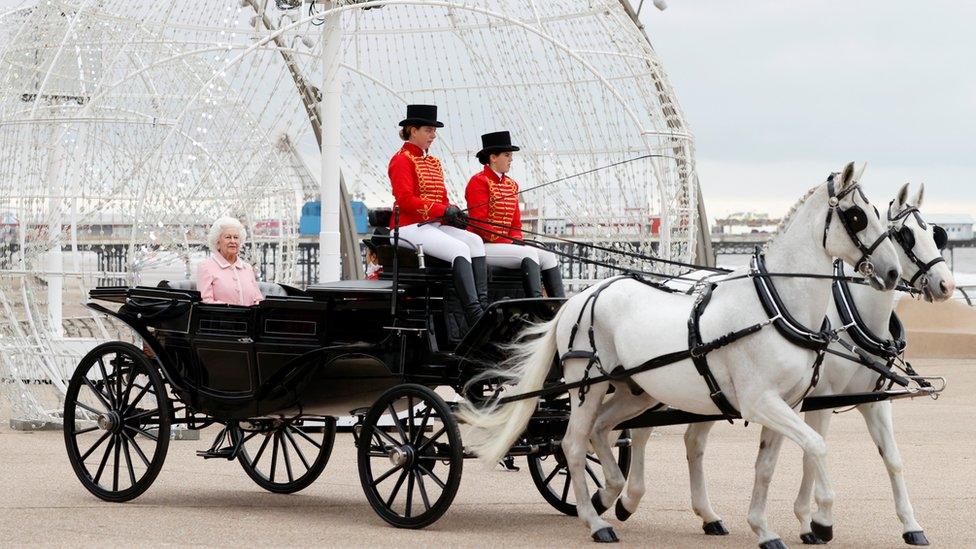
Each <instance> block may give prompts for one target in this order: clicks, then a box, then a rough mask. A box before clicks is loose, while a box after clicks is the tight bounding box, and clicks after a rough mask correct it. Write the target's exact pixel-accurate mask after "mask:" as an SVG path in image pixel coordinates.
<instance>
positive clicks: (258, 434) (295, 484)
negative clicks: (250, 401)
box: [234, 417, 336, 494]
mask: <svg viewBox="0 0 976 549" xmlns="http://www.w3.org/2000/svg"><path fill="white" fill-rule="evenodd" d="M234 432H235V435H234V436H236V437H242V438H241V439H240V440H241V452H240V454H238V457H237V459H238V461H239V462H240V463H241V467H243V468H244V472H245V473H247V476H249V477H251V480H253V481H254V482H256V483H257V484H258V486H260V487H261V488H264V489H265V490H268V491H269V492H275V493H277V494H292V493H295V492H297V491H299V490H304V489H305V488H308V486H309V485H310V484H312V482H314V481H315V479H317V478H318V477H319V475H321V474H322V471H323V470H324V469H325V465H326V464H327V463H329V456H330V455H332V445H333V443H334V442H335V434H336V420H335V418H332V417H322V418H309V417H301V418H294V419H273V420H261V421H260V422H251V423H250V425H248V424H245V427H244V428H243V429H241V428H237V429H235V431H234Z"/></svg>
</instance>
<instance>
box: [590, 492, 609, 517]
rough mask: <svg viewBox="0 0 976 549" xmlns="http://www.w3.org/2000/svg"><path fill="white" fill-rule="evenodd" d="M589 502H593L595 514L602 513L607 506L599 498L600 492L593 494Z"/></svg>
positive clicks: (605, 510)
mask: <svg viewBox="0 0 976 549" xmlns="http://www.w3.org/2000/svg"><path fill="white" fill-rule="evenodd" d="M590 502H591V503H592V504H593V508H594V509H596V514H597V515H602V514H603V513H606V512H607V509H608V507H607V506H606V505H604V504H603V500H601V499H600V492H597V493H595V494H593V497H591V498H590Z"/></svg>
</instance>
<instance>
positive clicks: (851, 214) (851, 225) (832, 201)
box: [823, 172, 891, 276]
mask: <svg viewBox="0 0 976 549" xmlns="http://www.w3.org/2000/svg"><path fill="white" fill-rule="evenodd" d="M837 175H838V174H837V173H836V172H834V173H832V174H830V177H828V178H827V196H828V199H827V205H828V208H829V209H828V210H827V222H826V223H824V232H823V246H824V248H825V249H826V247H827V231H828V230H829V229H830V223H831V221H832V220H833V216H834V210H837V209H838V206H839V205H840V201H841V200H842V199H843V198H844V197H846V196H847V195H849V194H851V193H853V192H854V191H855V190H856V191H857V194H859V195H861V200H863V201H864V202H865V203H868V198H867V197H866V196H864V191H862V190H861V184H860V183H854V184H852V185H851V186H850V187H848V188H847V189H845V190H844V192H842V193H840V194H837V192H836V190H835V189H834V178H835V177H836V176H837ZM874 213H875V214H876V215H878V219H880V218H881V215H880V214H878V209H877V208H875V209H874ZM837 218H838V219H840V224H841V226H842V227H844V230H845V231H847V235H848V236H849V237H850V238H851V241H852V242H853V243H854V245H855V246H857V249H858V250H860V251H861V259H859V260H858V261H857V263H856V264H854V269H855V270H857V272H859V273H861V275H863V276H871V275H872V274H874V264H873V263H871V254H872V253H874V251H875V250H877V249H878V246H880V245H881V243H882V242H884V241H885V240H887V239H888V237H889V236H890V235H891V230H887V231H885V232H883V233H881V235H880V236H878V238H877V239H876V240H875V241H874V242H872V243H871V245H870V246H865V245H864V242H862V241H861V239H860V238H859V237H858V236H857V233H859V232H860V231H863V230H864V229H866V228H867V226H868V216H867V214H866V213H865V212H864V209H863V208H861V207H860V206H858V205H857V204H854V205H853V206H851V207H850V208H847V209H844V210H839V211H838V213H837Z"/></svg>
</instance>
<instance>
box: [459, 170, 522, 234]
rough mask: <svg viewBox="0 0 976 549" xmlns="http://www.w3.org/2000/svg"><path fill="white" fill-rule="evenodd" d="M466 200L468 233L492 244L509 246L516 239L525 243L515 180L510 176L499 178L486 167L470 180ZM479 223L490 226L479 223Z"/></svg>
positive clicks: (465, 195) (465, 192) (465, 194)
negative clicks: (468, 220)
mask: <svg viewBox="0 0 976 549" xmlns="http://www.w3.org/2000/svg"><path fill="white" fill-rule="evenodd" d="M464 197H465V198H466V199H467V201H468V217H469V218H470V222H469V223H468V230H469V231H471V232H473V233H475V234H477V235H478V236H480V237H481V238H482V240H484V241H485V242H488V243H491V244H506V243H510V242H512V239H513V238H514V239H517V240H522V213H521V212H520V211H519V203H518V183H516V182H515V180H514V179H512V178H511V177H508V176H507V175H502V177H501V179H499V178H498V175H496V174H495V172H494V170H492V169H491V168H489V167H488V166H485V169H484V170H482V171H481V172H480V173H478V174H475V175H474V176H473V177H472V178H471V180H470V181H468V187H467V189H465V191H464ZM479 220H487V221H490V222H491V223H490V224H488V223H478V221H479ZM489 231H490V232H489ZM493 233H494V234H493ZM499 235H506V236H499Z"/></svg>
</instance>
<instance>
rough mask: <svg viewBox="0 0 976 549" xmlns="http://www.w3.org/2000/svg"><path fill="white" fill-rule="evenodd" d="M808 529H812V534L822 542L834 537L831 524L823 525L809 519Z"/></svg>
mask: <svg viewBox="0 0 976 549" xmlns="http://www.w3.org/2000/svg"><path fill="white" fill-rule="evenodd" d="M810 530H811V531H813V535H815V536H817V537H818V538H820V540H821V541H823V542H824V543H826V542H828V541H830V540H832V539H834V527H833V526H824V525H823V524H820V523H818V522H816V521H810Z"/></svg>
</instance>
